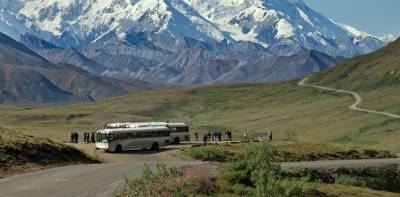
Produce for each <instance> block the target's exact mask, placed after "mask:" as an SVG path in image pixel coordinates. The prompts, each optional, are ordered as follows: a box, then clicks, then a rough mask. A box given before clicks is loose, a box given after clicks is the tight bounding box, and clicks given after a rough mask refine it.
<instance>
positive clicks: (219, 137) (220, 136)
mask: <svg viewBox="0 0 400 197" xmlns="http://www.w3.org/2000/svg"><path fill="white" fill-rule="evenodd" d="M218 141H220V142H221V141H222V133H221V132H220V131H218Z"/></svg>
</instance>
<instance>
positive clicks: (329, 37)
mask: <svg viewBox="0 0 400 197" xmlns="http://www.w3.org/2000/svg"><path fill="white" fill-rule="evenodd" d="M0 30H1V31H3V32H5V33H7V34H8V35H10V36H11V37H13V38H15V39H18V40H19V41H21V42H22V43H24V44H26V45H27V46H28V47H30V48H31V49H32V50H34V51H35V52H36V53H38V54H40V55H41V56H43V57H45V58H46V59H48V60H50V61H52V62H54V63H66V64H72V65H75V66H78V67H80V68H83V69H85V70H87V71H89V72H92V73H95V74H103V75H106V76H110V77H113V78H118V79H141V80H148V81H150V82H157V83H165V84H179V85H188V84H189V85H193V84H209V83H228V82H254V81H259V82H274V81H277V80H285V79H290V78H292V77H298V76H301V75H303V74H307V72H311V71H314V70H320V69H324V68H327V67H328V66H330V65H332V64H334V63H337V62H338V61H340V60H341V59H342V58H341V57H352V56H355V55H359V54H364V53H369V52H371V51H375V50H376V49H378V48H380V47H382V46H384V45H385V42H383V41H382V40H381V39H379V38H377V37H375V36H372V35H369V34H367V33H364V32H361V31H358V30H356V29H355V28H353V27H351V26H347V25H343V24H339V23H336V22H334V21H332V20H330V19H328V18H326V17H324V16H322V15H321V14H319V13H317V12H315V11H313V10H312V9H310V8H309V7H308V6H307V5H306V4H305V3H303V1H302V0H118V1H115V0H102V1H96V0H63V1H58V0H3V1H1V2H0ZM21 35H23V36H21ZM27 35H31V36H27ZM36 39H38V40H42V41H37V40H36ZM382 39H386V38H382ZM35 40H36V41H35ZM43 42H48V43H47V44H44V43H43ZM48 45H53V46H51V47H50V46H48ZM55 46H57V47H55ZM309 51H320V52H321V53H323V54H327V55H329V56H331V57H330V58H325V60H329V61H304V54H307V53H309ZM323 56H325V55H323ZM284 57H288V59H291V60H292V61H293V63H294V64H291V63H290V65H289V62H285V63H287V65H283V64H278V63H279V62H281V61H278V60H282V61H283V59H284ZM309 57H311V56H309ZM296 58H297V59H296ZM314 58H315V57H312V58H311V59H314ZM317 59H318V58H317ZM317 64H318V65H317ZM317 67H318V69H316V68H317ZM239 68H240V69H244V70H246V72H242V71H241V70H240V69H239ZM310 68H313V69H310ZM284 69H290V70H284ZM301 69H303V70H301ZM260 71H262V72H261V73H263V74H258V75H257V73H259V72H260ZM278 71H279V72H282V73H280V74H277V72H278ZM267 72H269V73H267ZM206 73H207V74H206ZM239 73H241V74H239ZM246 74H247V75H248V76H245V75H246ZM242 75H243V76H242ZM278 76H279V77H278Z"/></svg>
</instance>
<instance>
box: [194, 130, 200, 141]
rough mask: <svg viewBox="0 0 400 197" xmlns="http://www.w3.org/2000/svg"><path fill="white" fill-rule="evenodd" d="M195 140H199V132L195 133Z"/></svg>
mask: <svg viewBox="0 0 400 197" xmlns="http://www.w3.org/2000/svg"><path fill="white" fill-rule="evenodd" d="M194 140H195V141H196V143H197V142H198V141H199V134H198V133H197V132H195V133H194Z"/></svg>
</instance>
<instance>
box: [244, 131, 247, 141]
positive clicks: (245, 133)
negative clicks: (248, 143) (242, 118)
mask: <svg viewBox="0 0 400 197" xmlns="http://www.w3.org/2000/svg"><path fill="white" fill-rule="evenodd" d="M243 137H244V139H245V140H247V131H246V130H245V131H244V132H243Z"/></svg>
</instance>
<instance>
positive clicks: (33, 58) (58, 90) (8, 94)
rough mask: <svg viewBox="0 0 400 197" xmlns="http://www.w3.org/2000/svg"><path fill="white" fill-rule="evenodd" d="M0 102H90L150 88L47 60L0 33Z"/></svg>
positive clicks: (29, 103)
mask: <svg viewBox="0 0 400 197" xmlns="http://www.w3.org/2000/svg"><path fill="white" fill-rule="evenodd" d="M0 71H1V72H0V104H1V103H8V104H25V105H42V104H47V105H49V104H56V103H71V102H78V101H91V100H96V99H101V98H105V97H109V96H118V95H124V94H128V93H130V92H138V91H144V90H149V89H151V87H150V85H148V84H147V85H146V84H137V83H135V82H134V81H131V82H122V81H119V80H116V79H112V78H107V77H100V76H96V75H93V74H90V73H88V72H86V71H84V70H81V69H79V68H77V67H74V66H71V65H57V64H53V63H50V62H49V61H47V60H46V59H44V58H42V57H41V56H39V55H38V54H36V53H34V52H33V51H31V50H30V49H29V48H27V47H26V46H24V45H22V44H20V43H18V42H16V41H15V40H13V39H11V38H10V37H8V36H6V35H4V34H1V33H0Z"/></svg>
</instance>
